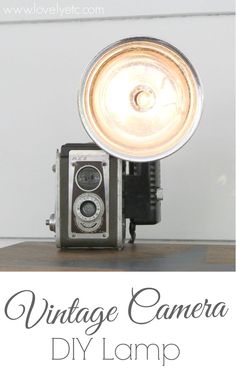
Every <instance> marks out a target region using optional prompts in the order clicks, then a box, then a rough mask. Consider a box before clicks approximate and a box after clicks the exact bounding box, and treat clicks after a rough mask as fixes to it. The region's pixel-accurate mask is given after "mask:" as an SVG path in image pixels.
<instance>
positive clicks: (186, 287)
mask: <svg viewBox="0 0 236 371" xmlns="http://www.w3.org/2000/svg"><path fill="white" fill-rule="evenodd" d="M107 275H108V273H99V274H97V273H67V274H60V273H31V274H30V280H29V274H27V273H20V274H19V273H15V274H14V273H9V274H8V273H1V275H0V278H1V281H0V282H1V290H0V291H1V296H0V327H1V333H0V349H1V357H0V366H1V369H3V370H4V371H12V370H14V369H20V370H23V369H24V370H25V371H31V370H34V371H41V370H57V371H60V370H65V369H68V370H71V371H73V370H83V371H87V370H94V369H95V368H96V369H98V370H111V369H112V370H114V371H116V370H117V371H118V370H119V371H120V369H121V368H122V370H129V371H132V370H135V371H137V370H142V369H144V368H145V369H147V370H150V371H154V370H161V369H163V370H168V371H169V370H170V371H171V370H174V371H179V370H180V371H189V370H191V371H200V370H214V371H222V370H227V371H233V370H234V369H235V368H234V354H235V352H234V347H233V346H234V338H233V334H234V328H235V309H236V308H235V301H234V298H232V291H233V287H234V280H233V278H234V274H233V273H225V274H219V273H191V274H190V273H177V274H175V273H142V274H140V273H122V274H121V273H109V279H107V278H108V276H107ZM186 275H187V276H186ZM3 282H7V283H8V284H7V285H5V284H3ZM95 282H96V285H95ZM132 287H133V288H134V290H135V292H136V291H137V290H140V289H142V288H144V287H153V288H156V289H157V290H159V291H160V293H161V300H160V305H161V304H169V305H174V304H183V305H187V304H191V305H194V304H197V303H198V302H204V300H205V299H206V298H207V299H208V300H209V302H210V303H212V304H216V303H218V302H221V301H224V302H225V303H226V305H227V307H229V312H228V314H227V315H226V317H224V318H220V317H219V318H215V319H214V318H209V319H206V318H204V317H201V318H199V319H188V320H186V319H178V320H175V319H173V320H159V321H153V322H151V323H150V324H147V325H135V324H134V323H132V322H131V321H130V320H129V318H128V315H127V308H128V303H129V301H130V299H131V289H132ZM20 290H33V291H34V292H35V294H36V312H34V319H36V318H37V315H39V313H40V311H41V310H42V309H43V305H42V298H46V299H47V300H48V301H49V304H53V305H55V308H56V309H59V308H60V309H66V308H67V307H69V306H70V305H71V304H72V301H73V300H74V299H75V298H76V297H79V298H80V305H81V307H86V306H87V307H88V308H90V309H93V308H95V307H97V306H103V307H104V308H105V309H108V308H110V307H112V306H114V305H115V306H118V308H119V317H118V318H117V320H116V321H115V322H113V323H105V324H104V325H103V326H102V327H101V329H100V330H99V331H98V332H97V334H96V335H94V340H93V341H94V343H93V346H92V345H91V351H90V352H88V360H87V361H81V359H80V358H79V357H80V354H79V353H78V354H77V356H78V358H79V359H77V360H75V361H71V360H69V359H66V360H64V361H51V360H50V359H51V338H52V337H62V338H66V339H68V340H70V339H71V338H72V337H78V338H80V340H81V342H86V341H88V336H86V335H84V330H85V328H86V326H84V325H80V324H71V325H70V324H67V325H46V324H45V322H44V321H42V323H40V324H39V325H38V326H36V327H35V328H33V329H31V330H26V329H24V320H23V318H21V319H19V320H17V321H10V320H9V319H7V318H6V316H5V315H4V312H3V311H4V307H5V304H6V302H7V300H8V299H9V298H10V297H11V296H12V295H13V294H15V293H16V292H18V291H20ZM150 298H151V297H149V300H150ZM145 303H147V301H146V302H145ZM149 303H150V304H151V303H152V301H150V302H149ZM17 304H25V305H26V307H28V306H29V301H27V296H25V299H24V300H21V301H20V300H18V301H17ZM151 311H152V309H151ZM20 312H21V308H20V307H18V308H14V309H13V308H12V311H11V315H13V313H14V315H16V313H18V314H20ZM145 315H146V312H143V313H142V315H141V318H142V319H144V318H145ZM102 337H106V338H107V339H108V340H107V341H108V344H109V355H110V352H111V349H113V348H114V345H118V344H119V343H128V344H129V343H131V344H135V343H146V344H150V343H157V344H158V345H162V344H168V343H175V344H177V345H178V346H179V348H180V350H181V354H180V357H179V358H178V359H177V360H176V361H169V362H168V363H167V365H166V366H165V367H163V366H162V365H161V362H158V361H157V360H155V359H153V358H152V359H150V360H149V361H119V360H116V361H101V349H100V341H101V338H102ZM56 349H58V348H56ZM61 351H63V349H61Z"/></svg>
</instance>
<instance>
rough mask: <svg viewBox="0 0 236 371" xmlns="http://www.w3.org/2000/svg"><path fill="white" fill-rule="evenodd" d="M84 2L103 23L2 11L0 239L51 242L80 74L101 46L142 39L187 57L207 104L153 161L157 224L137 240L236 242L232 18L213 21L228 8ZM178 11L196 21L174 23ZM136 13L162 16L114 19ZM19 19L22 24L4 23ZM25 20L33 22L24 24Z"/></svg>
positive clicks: (79, 135) (73, 134) (81, 137)
mask: <svg viewBox="0 0 236 371" xmlns="http://www.w3.org/2000/svg"><path fill="white" fill-rule="evenodd" d="M10 3H11V4H14V3H17V4H18V5H19V2H17V1H12V2H9V1H2V0H1V1H0V5H1V6H2V7H3V6H5V5H6V4H7V5H8V6H9V5H10ZM23 3H28V4H29V3H32V1H28V2H27V1H26V2H20V4H23ZM39 3H40V4H45V2H43V1H41V2H39ZM47 3H52V2H47ZM65 3H66V4H70V3H71V2H70V1H68V2H65ZM84 3H86V4H90V2H81V4H84ZM92 3H93V4H95V5H100V6H104V9H105V14H104V16H105V17H108V18H109V17H111V19H109V20H103V19H102V18H101V19H99V20H92V18H90V19H87V20H83V22H80V21H76V22H63V19H60V22H56V23H42V22H41V21H42V20H43V19H42V17H41V18H40V19H38V18H37V17H25V19H24V17H23V18H22V17H6V16H4V15H3V14H2V13H1V16H0V45H1V59H0V205H1V206H0V237H20V238H24V237H34V238H38V237H52V233H51V232H49V230H48V229H47V228H46V227H45V225H44V221H45V219H46V218H47V217H48V216H49V214H50V213H51V212H52V211H53V208H54V199H55V192H54V176H53V174H52V173H51V165H52V163H53V162H54V157H55V151H56V148H59V147H60V146H61V145H62V144H64V143H66V142H84V141H87V140H88V137H87V135H86V134H85V131H84V130H83V128H82V124H81V123H80V122H79V118H78V114H77V106H76V96H77V90H78V86H79V81H80V78H81V74H82V71H83V69H84V68H85V67H86V65H87V64H88V62H89V61H90V60H91V58H93V56H94V55H95V54H96V53H97V52H98V51H99V50H100V49H102V48H103V47H104V46H106V45H108V44H109V43H111V42H113V41H116V40H118V39H121V38H123V37H128V36H135V35H146V36H153V37H157V38H160V39H164V40H166V41H168V42H170V43H172V44H174V45H175V46H176V47H178V48H179V49H180V50H182V51H183V52H184V53H185V54H186V56H187V57H189V59H190V60H191V61H192V63H193V64H194V65H195V67H196V68H197V70H198V71H199V74H200V76H201V79H202V82H203V85H204V93H205V103H204V113H203V116H202V120H201V123H200V127H199V129H198V130H197V132H196V134H195V135H194V137H193V138H192V140H191V141H190V142H189V143H188V144H187V145H186V146H185V147H184V148H183V149H182V150H180V151H179V152H178V153H176V154H174V155H172V156H171V157H169V158H167V159H164V160H163V161H162V163H161V165H162V186H163V188H164V201H163V204H162V222H161V224H160V225H157V226H151V227H140V228H139V229H138V237H139V238H146V239H147V238H152V239H153V238H154V239H157V238H158V239H187V240H188V239H191V240H192V239H193V240H201V239H203V240H232V239H234V85H233V84H234V78H233V76H234V40H233V28H234V23H233V22H234V17H233V16H232V15H229V14H228V15H225V14H221V15H216V14H215V12H224V13H225V12H226V13H227V12H232V11H233V2H232V1H198V2H195V1H162V2H160V1H145V5H144V3H143V4H142V2H136V1H129V2H123V1H117V2H115V1H114V2H111V1H101V2H99V4H98V3H97V2H91V4H92ZM62 4H64V3H62ZM111 4H112V5H111ZM140 4H141V5H140ZM199 12H200V13H204V12H205V15H204V14H203V15H201V16H200V15H199V14H198V15H197V14H196V13H199ZM186 13H187V14H189V13H195V16H192V15H191V16H186V17H181V14H186ZM208 13H210V14H213V13H214V15H211V16H209V14H208ZM175 14H178V16H176V17H172V16H173V15H175ZM135 15H139V16H141V15H151V16H154V15H157V16H158V15H167V17H166V18H158V17H157V18H153V19H151V18H150V19H149V18H146V19H145V18H142V17H141V18H139V19H132V20H131V19H122V16H135ZM168 15H171V17H169V16H168ZM120 17H121V18H120ZM22 19H23V20H25V21H26V23H8V22H9V21H21V20H22ZM32 19H38V21H39V22H38V23H29V22H27V21H29V20H32Z"/></svg>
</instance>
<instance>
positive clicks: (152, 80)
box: [78, 37, 202, 162]
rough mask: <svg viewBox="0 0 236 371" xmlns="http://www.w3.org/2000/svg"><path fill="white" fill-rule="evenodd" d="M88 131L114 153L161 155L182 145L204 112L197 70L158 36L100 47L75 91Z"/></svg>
mask: <svg viewBox="0 0 236 371" xmlns="http://www.w3.org/2000/svg"><path fill="white" fill-rule="evenodd" d="M78 104H79V113H80V117H81V120H82V123H83V125H84V127H85V129H86V131H87V132H88V134H89V136H90V137H91V138H92V139H93V140H94V141H95V143H97V144H98V145H99V146H100V147H101V148H103V149H104V150H105V151H107V152H109V153H110V154H112V155H114V156H115V157H119V158H122V159H124V160H128V161H134V162H146V161H153V160H157V159H161V158H163V157H165V156H168V155H170V154H171V153H173V152H175V151H177V150H178V149H179V148H180V147H182V146H183V145H184V144H185V143H186V142H187V141H188V140H189V138H190V137H191V136H192V134H193V132H194V131H195V129H196V127H197V125H198V122H199V119H200V116H201V111H202V90H201V84H200V80H199V78H198V75H197V73H196V71H195V69H194V68H193V66H192V65H191V63H190V62H189V61H188V59H187V58H186V57H185V56H184V55H183V54H182V53H181V52H180V51H179V50H177V49H176V48H175V47H173V46H172V45H170V44H168V43H166V42H163V41H161V40H157V39H152V38H146V37H138V38H137V37H136V38H130V39H125V40H121V41H119V42H117V43H115V44H112V45H110V46H108V47H107V48H105V49H104V50H102V51H101V52H100V53H99V54H98V55H97V56H96V57H95V58H94V60H93V61H92V62H91V63H90V65H89V66H88V68H87V70H86V72H85V74H84V76H83V78H82V83H81V87H80V90H79V96H78Z"/></svg>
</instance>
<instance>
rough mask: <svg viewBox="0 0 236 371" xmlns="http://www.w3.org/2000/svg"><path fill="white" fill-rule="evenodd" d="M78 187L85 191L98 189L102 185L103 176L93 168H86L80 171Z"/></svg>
mask: <svg viewBox="0 0 236 371" xmlns="http://www.w3.org/2000/svg"><path fill="white" fill-rule="evenodd" d="M76 178H77V179H76V181H77V185H78V186H79V188H81V189H82V190H85V191H93V190H95V189H97V188H98V187H99V185H100V183H101V180H102V178H101V174H100V172H99V171H98V169H96V168H95V167H93V166H85V167H83V168H82V169H80V170H79V172H78V173H77V176H76Z"/></svg>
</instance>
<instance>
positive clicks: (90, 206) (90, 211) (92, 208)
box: [80, 201, 97, 218]
mask: <svg viewBox="0 0 236 371" xmlns="http://www.w3.org/2000/svg"><path fill="white" fill-rule="evenodd" d="M96 210H97V208H96V205H95V203H94V202H92V201H84V202H82V204H81V205H80V212H81V214H82V215H83V216H85V217H86V218H90V217H92V216H93V215H94V214H95V213H96Z"/></svg>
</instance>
